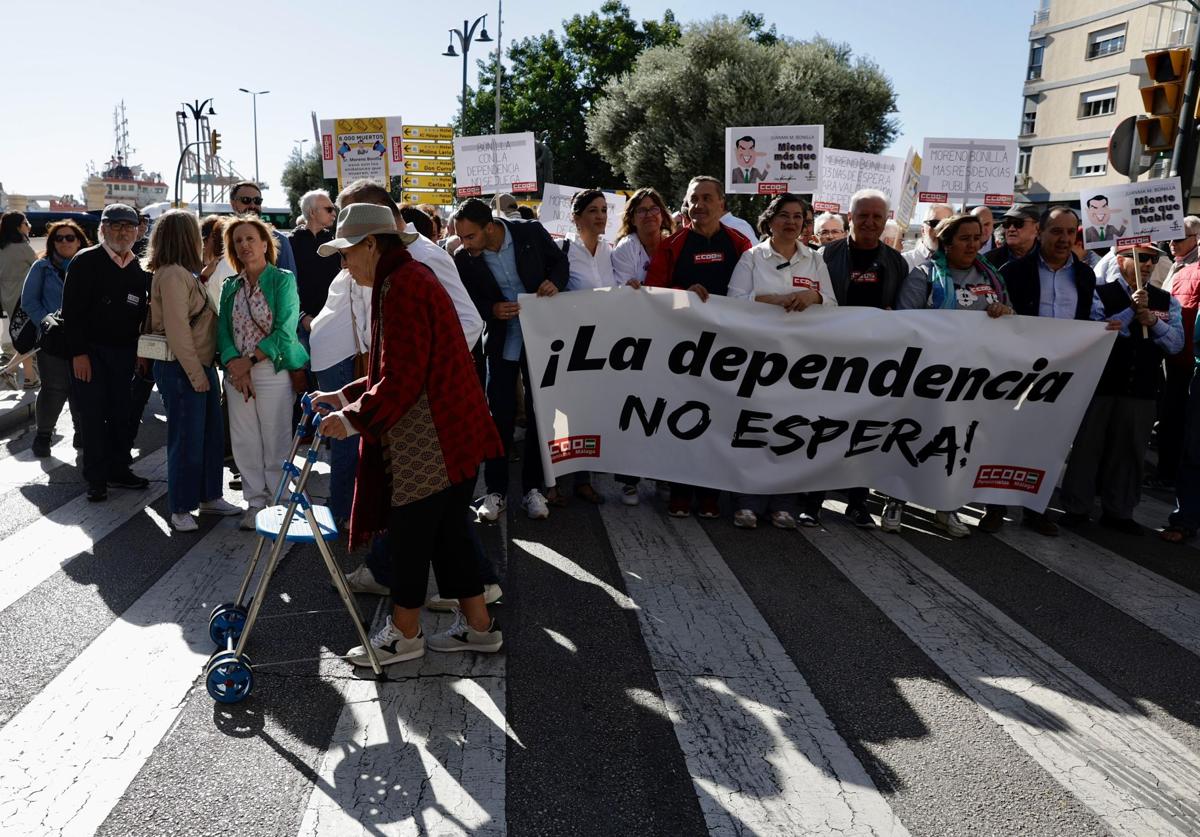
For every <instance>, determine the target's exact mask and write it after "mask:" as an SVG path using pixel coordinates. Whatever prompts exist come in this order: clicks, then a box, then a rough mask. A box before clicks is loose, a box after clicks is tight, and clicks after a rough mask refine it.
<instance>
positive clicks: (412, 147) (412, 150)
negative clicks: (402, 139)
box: [404, 142, 454, 157]
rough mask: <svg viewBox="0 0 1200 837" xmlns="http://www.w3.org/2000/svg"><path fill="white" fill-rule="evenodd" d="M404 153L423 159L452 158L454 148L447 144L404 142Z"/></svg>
mask: <svg viewBox="0 0 1200 837" xmlns="http://www.w3.org/2000/svg"><path fill="white" fill-rule="evenodd" d="M404 153H405V154H417V155H420V156H425V157H453V156H454V146H453V145H451V144H450V143H448V142H406V143H404Z"/></svg>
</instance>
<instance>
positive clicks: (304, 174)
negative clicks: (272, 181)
mask: <svg viewBox="0 0 1200 837" xmlns="http://www.w3.org/2000/svg"><path fill="white" fill-rule="evenodd" d="M279 183H280V185H281V186H283V188H284V189H286V190H287V199H288V206H289V207H291V210H292V217H293V218H297V219H298V218H299V217H300V198H302V197H303V196H304V193H305V192H309V191H312V190H313V189H328V190H329V192H330V194H333V192H334V191H335V190H336V188H337V183H336V182H335V181H332V180H325V178H324V176H323V175H322V173H321V150H320V149H319V148H314V149H311V150H310V151H309V152H308V153H307V154H301V153H300V151H299V150H298V149H295V148H293V149H292V154H291V156H290V157H288V161H287V162H286V163H285V164H284V166H283V174H282V175H280V177H279Z"/></svg>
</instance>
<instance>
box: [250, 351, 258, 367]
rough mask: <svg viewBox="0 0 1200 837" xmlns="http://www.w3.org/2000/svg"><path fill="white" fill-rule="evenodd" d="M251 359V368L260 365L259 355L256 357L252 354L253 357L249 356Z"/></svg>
mask: <svg viewBox="0 0 1200 837" xmlns="http://www.w3.org/2000/svg"><path fill="white" fill-rule="evenodd" d="M249 358H250V365H251V366H253V365H254V364H256V363H258V355H254V354H252V355H249Z"/></svg>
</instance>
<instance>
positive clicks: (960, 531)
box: [933, 511, 971, 538]
mask: <svg viewBox="0 0 1200 837" xmlns="http://www.w3.org/2000/svg"><path fill="white" fill-rule="evenodd" d="M933 520H934V522H935V523H936V524H937V525H938V528H939V529H945V530H946V534H947V535H949V536H950V537H952V538H965V537H966V536H967V535H969V534H971V529H970V528H969V527H968V526H967V524H965V523H963V522H962V518H961V517H959V516H958V512H954V511H940V512H938V513H937V514H936V515H934V517H933Z"/></svg>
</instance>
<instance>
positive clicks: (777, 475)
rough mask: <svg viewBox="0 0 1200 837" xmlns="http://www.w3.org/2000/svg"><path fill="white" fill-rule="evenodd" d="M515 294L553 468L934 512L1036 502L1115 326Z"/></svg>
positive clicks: (546, 457) (601, 293) (610, 293)
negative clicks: (860, 490) (831, 493)
mask: <svg viewBox="0 0 1200 837" xmlns="http://www.w3.org/2000/svg"><path fill="white" fill-rule="evenodd" d="M520 303H521V315H520V316H521V330H522V332H523V333H524V335H525V347H526V350H527V352H528V357H529V369H530V379H531V380H530V384H531V385H532V386H533V388H534V389H533V400H534V406H535V410H536V413H537V422H538V428H539V430H540V436H541V438H542V440H543V444H542V450H541V454H542V460H543V463H544V465H545V468H546V474H547V482H552V481H553V480H554V477H557V476H562V475H563V474H568V473H571V472H573V471H577V470H589V471H598V472H608V473H617V474H631V475H635V476H642V477H652V478H655V479H660V480H670V481H672V482H681V483H688V484H692V485H705V486H711V487H713V488H720V489H724V490H728V491H735V492H739V493H744V494H780V493H787V492H794V491H815V490H820V489H837V488H845V487H850V486H856V485H866V486H870V487H872V488H875V489H877V490H879V491H882V492H884V493H886V494H889V495H892V496H895V497H899V498H902V499H905V500H911V501H913V502H916V503H919V504H921V505H924V506H928V507H931V508H936V509H953V508H957V507H958V506H960V505H962V504H963V503H965V502H967V501H969V500H980V501H988V502H996V503H1011V504H1014V505H1025V506H1027V507H1030V508H1034V509H1043V508H1045V504H1046V502H1047V501H1048V500H1049V499H1050V495H1051V492H1052V491H1053V490H1054V485H1055V483H1056V482H1057V480H1058V475H1059V471H1060V470H1061V468H1062V466H1063V462H1064V459H1065V457H1066V455H1067V450H1068V447H1069V446H1070V444H1071V440H1072V437H1073V436H1074V433H1075V430H1076V428H1078V427H1079V423H1080V421H1081V419H1082V417H1083V412H1084V410H1085V408H1086V407H1087V404H1088V401H1089V400H1090V398H1091V396H1092V391H1093V389H1094V388H1095V385H1096V381H1097V380H1098V378H1099V376H1100V372H1101V370H1102V369H1103V368H1104V363H1105V360H1106V359H1107V357H1108V351H1109V349H1110V348H1111V343H1112V341H1113V339H1114V338H1115V336H1116V335H1115V333H1114V332H1111V331H1106V330H1105V328H1104V325H1103V324H1102V323H1091V322H1075V321H1070V320H1054V319H1041V318H1037V317H1017V316H1012V317H1003V318H1000V319H997V320H991V319H988V317H987V315H986V314H983V313H982V312H969V311H954V312H948V311H881V310H877V309H874V308H849V307H847V308H836V309H823V308H820V307H819V306H816V307H813V308H809V309H808V310H806V311H804V312H802V313H789V312H787V311H784V310H783V309H782V308H780V307H779V306H774V305H764V304H762V303H754V302H742V301H738V300H730V299H725V298H723V297H712V298H710V299H709V301H708V302H707V303H702V302H700V301H699V299H698V298H697V297H696V296H695V295H694V294H690V293H687V292H684V291H673V290H668V289H655V288H643V289H641V290H634V289H631V288H613V289H605V290H598V291H578V292H575V293H567V294H558V295H557V296H553V297H536V296H531V295H524V296H521V298H520ZM528 455H533V453H532V451H530V452H529V454H528Z"/></svg>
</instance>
